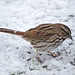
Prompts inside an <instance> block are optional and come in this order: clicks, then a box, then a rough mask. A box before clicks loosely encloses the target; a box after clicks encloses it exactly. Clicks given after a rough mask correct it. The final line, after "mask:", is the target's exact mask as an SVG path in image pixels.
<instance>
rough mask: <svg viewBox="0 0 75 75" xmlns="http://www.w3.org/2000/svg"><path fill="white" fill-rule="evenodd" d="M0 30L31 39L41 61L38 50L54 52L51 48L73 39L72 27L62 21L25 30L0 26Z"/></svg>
mask: <svg viewBox="0 0 75 75" xmlns="http://www.w3.org/2000/svg"><path fill="white" fill-rule="evenodd" d="M0 32H4V33H9V34H15V35H20V36H21V37H22V38H24V39H25V40H26V41H29V42H30V43H31V44H32V45H33V47H34V48H35V50H36V52H37V59H38V61H39V62H43V61H42V60H41V59H40V57H39V53H38V51H42V52H43V51H45V52H49V53H50V54H53V53H51V50H54V49H55V48H57V47H58V46H60V45H61V44H62V43H63V42H64V41H65V40H66V39H67V38H69V39H71V40H72V36H71V30H70V28H69V27H68V26H67V25H64V24H61V23H54V24H51V23H45V24H40V25H38V26H36V27H35V28H31V29H29V30H27V31H25V32H23V31H17V30H12V29H7V28H0Z"/></svg>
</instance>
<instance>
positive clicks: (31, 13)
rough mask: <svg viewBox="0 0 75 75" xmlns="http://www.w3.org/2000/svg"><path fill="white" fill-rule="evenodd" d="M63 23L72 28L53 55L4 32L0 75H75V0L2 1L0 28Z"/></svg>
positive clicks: (0, 46) (0, 6)
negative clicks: (37, 51)
mask: <svg viewBox="0 0 75 75" xmlns="http://www.w3.org/2000/svg"><path fill="white" fill-rule="evenodd" d="M58 22H59V23H63V24H66V25H67V26H68V27H69V28H70V29H71V31H72V37H73V41H71V40H70V39H67V40H65V41H64V43H63V44H62V45H61V46H60V47H58V48H57V49H56V50H54V52H55V53H57V51H59V52H60V56H58V57H56V58H53V57H51V56H50V55H48V53H45V52H39V54H42V55H40V58H41V59H42V60H44V62H43V63H39V62H38V61H37V59H36V56H37V55H36V51H35V49H34V48H33V47H32V45H31V44H30V43H29V42H27V41H25V40H24V39H22V38H21V37H20V36H16V35H11V34H5V33H0V75H75V0H0V28H1V27H4V28H10V29H15V30H20V31H26V30H28V29H30V28H33V27H36V26H38V25H39V24H41V23H58Z"/></svg>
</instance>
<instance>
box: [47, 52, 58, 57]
mask: <svg viewBox="0 0 75 75" xmlns="http://www.w3.org/2000/svg"><path fill="white" fill-rule="evenodd" d="M48 53H50V54H51V56H52V57H57V56H59V55H54V54H53V53H51V52H50V51H48Z"/></svg>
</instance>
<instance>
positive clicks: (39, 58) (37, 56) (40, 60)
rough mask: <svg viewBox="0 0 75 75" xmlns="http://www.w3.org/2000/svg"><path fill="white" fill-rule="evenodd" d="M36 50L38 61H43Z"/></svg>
mask: <svg viewBox="0 0 75 75" xmlns="http://www.w3.org/2000/svg"><path fill="white" fill-rule="evenodd" d="M36 52H37V59H38V61H39V62H40V63H42V62H43V61H42V60H41V59H40V58H39V54H38V50H37V51H36Z"/></svg>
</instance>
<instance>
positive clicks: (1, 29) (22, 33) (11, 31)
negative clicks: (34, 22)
mask: <svg viewBox="0 0 75 75" xmlns="http://www.w3.org/2000/svg"><path fill="white" fill-rule="evenodd" d="M0 32H4V33H9V34H15V35H21V36H24V33H25V32H21V31H16V30H12V29H7V28H0Z"/></svg>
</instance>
